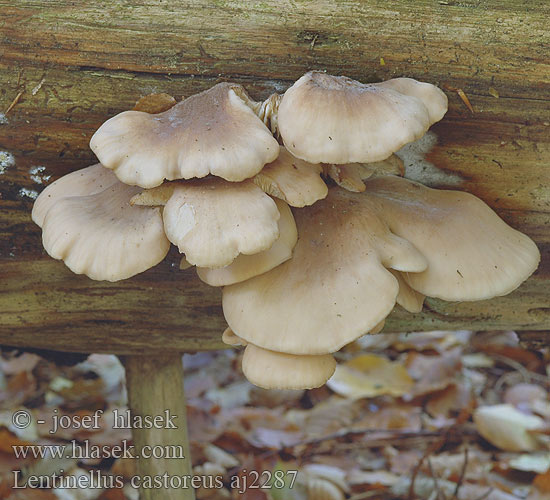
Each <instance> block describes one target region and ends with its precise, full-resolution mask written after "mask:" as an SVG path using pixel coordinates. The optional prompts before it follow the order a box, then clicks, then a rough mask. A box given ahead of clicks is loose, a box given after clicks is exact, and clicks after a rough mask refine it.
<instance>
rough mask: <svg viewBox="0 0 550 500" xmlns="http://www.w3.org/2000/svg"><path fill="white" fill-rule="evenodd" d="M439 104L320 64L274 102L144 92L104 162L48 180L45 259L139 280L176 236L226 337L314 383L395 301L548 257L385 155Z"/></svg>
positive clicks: (236, 88) (265, 372)
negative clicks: (217, 296)
mask: <svg viewBox="0 0 550 500" xmlns="http://www.w3.org/2000/svg"><path fill="white" fill-rule="evenodd" d="M446 110H447V98H446V96H445V94H444V93H443V92H442V91H441V90H439V89H438V88H437V87H435V86H434V85H431V84H428V83H422V82H417V81H415V80H412V79H409V78H396V79H393V80H389V81H387V82H380V83H376V84H363V83H360V82H358V81H355V80H351V79H349V78H346V77H343V76H339V77H338V76H331V75H328V74H325V73H322V72H318V71H312V72H309V73H306V74H305V75H304V76H303V77H301V78H300V79H299V80H297V81H296V82H295V83H294V85H292V86H291V87H290V88H289V89H288V90H287V91H286V92H285V93H284V95H282V96H281V95H278V94H273V95H272V96H270V97H269V98H268V99H267V100H266V101H264V102H255V101H253V100H252V99H250V97H249V96H248V94H247V93H246V91H245V90H244V88H243V87H242V86H240V85H237V84H232V83H220V84H217V85H215V86H214V87H212V88H211V89H209V90H207V91H204V92H201V93H199V94H196V95H194V96H191V97H189V98H187V99H185V100H184V101H182V102H180V103H177V104H176V102H175V100H174V99H173V98H172V97H171V96H169V95H166V94H163V95H156V96H147V97H146V98H144V99H142V100H140V101H139V102H138V103H137V104H136V107H135V108H134V110H132V111H126V112H123V113H120V114H119V115H117V116H115V117H113V118H111V119H110V120H108V121H107V122H105V123H104V124H103V125H102V126H101V127H100V128H99V129H98V131H97V132H96V133H95V134H94V136H93V137H92V140H91V141H90V146H91V148H92V149H93V151H94V152H95V153H96V155H97V156H98V158H99V159H100V161H101V162H102V164H98V165H94V166H92V167H88V168H86V169H83V170H80V171H77V172H73V173H72V174H69V175H67V176H65V177H63V178H61V179H59V180H57V181H56V182H55V183H53V184H52V185H51V186H49V187H48V188H47V189H46V190H45V191H43V193H41V195H40V196H39V197H38V199H37V200H36V203H35V207H34V209H33V220H34V221H35V222H36V223H37V224H38V225H40V226H41V227H42V228H43V242H44V246H45V248H46V250H47V251H48V253H50V255H52V256H53V257H55V258H60V259H63V260H64V261H65V263H66V264H67V265H68V266H69V267H70V268H71V269H72V270H73V271H74V272H76V273H84V274H86V275H88V276H89V277H91V278H93V279H101V280H102V279H105V280H112V281H115V280H118V279H124V278H127V277H130V276H133V275H134V274H137V273H139V272H142V271H144V270H145V269H148V268H149V267H152V266H153V265H155V264H156V263H158V262H160V260H162V259H163V258H164V256H165V255H166V253H167V252H168V248H169V245H170V242H172V243H174V244H175V245H177V246H178V249H179V250H180V252H181V253H183V254H185V261H182V262H184V263H185V265H187V266H191V265H195V266H197V273H198V274H199V277H200V278H201V279H202V280H203V281H205V282H206V283H208V284H210V285H212V286H223V287H224V288H223V293H222V295H223V299H222V302H223V310H224V314H225V317H226V320H227V322H228V324H229V327H230V328H229V330H227V331H226V332H225V333H224V337H223V338H224V340H225V341H226V342H228V343H230V344H232V345H233V344H237V343H241V344H244V345H246V348H245V354H244V358H243V370H244V372H245V374H246V375H247V377H249V379H250V380H252V381H253V382H254V383H257V384H258V385H261V386H263V387H268V388H271V387H287V388H305V387H316V386H318V385H322V384H323V383H324V382H325V381H326V380H327V379H328V378H329V377H330V376H331V374H332V372H333V371H334V366H335V362H334V358H333V355H332V353H334V352H335V351H337V350H338V349H340V348H341V347H342V346H344V345H346V344H347V343H349V342H351V341H353V340H355V339H356V338H357V337H359V336H361V335H363V334H365V333H369V332H370V333H374V332H378V331H380V330H381V329H382V328H383V326H384V322H385V319H386V317H387V316H388V314H389V313H390V312H391V310H392V309H393V307H394V306H395V304H396V303H397V304H400V305H401V306H402V307H404V308H405V309H407V310H408V311H411V312H419V311H421V309H422V305H423V302H424V299H425V297H438V298H441V299H444V300H481V299H486V298H490V297H494V296H498V295H503V294H506V293H509V292H510V291H512V290H513V289H514V288H515V287H517V286H519V284H520V283H521V282H522V281H524V280H525V279H527V277H528V276H529V275H530V274H531V273H532V272H533V271H534V270H535V269H536V267H537V265H538V261H539V259H540V255H539V252H538V249H537V248H536V246H535V244H534V243H533V242H532V241H531V240H530V239H529V238H528V237H527V236H525V235H523V234H521V233H519V232H518V231H515V230H513V229H512V228H510V227H509V226H508V225H506V224H505V223H504V222H503V221H502V220H501V219H500V218H499V217H498V216H497V215H496V214H495V213H494V212H493V211H492V210H491V209H490V208H489V207H488V206H487V205H485V204H484V203H483V202H482V201H481V200H479V199H477V198H476V197H474V196H472V195H470V194H468V193H462V192H455V191H439V190H434V189H430V188H427V187H424V186H422V185H421V184H418V183H415V182H412V181H409V180H406V179H403V178H401V177H399V175H401V176H402V175H403V174H404V172H403V164H402V162H401V161H400V160H399V159H398V158H397V157H395V156H394V155H392V153H394V152H395V151H396V150H398V149H399V148H401V147H402V146H403V145H404V144H406V143H408V142H411V141H413V140H415V139H418V138H420V137H421V136H422V135H423V134H424V133H425V132H426V131H427V130H428V128H429V127H430V126H431V125H432V124H433V123H435V122H437V121H438V120H440V119H441V118H442V117H443V115H444V114H445V112H446ZM274 135H275V136H276V137H280V139H281V141H282V142H283V145H280V144H279V143H278V141H277V140H276V139H275V137H274ZM105 167H107V168H105ZM329 179H330V180H329ZM325 181H326V182H325ZM332 181H333V182H332ZM333 183H335V184H337V185H338V187H334V186H331V185H332V184H333ZM342 188H344V189H342ZM291 207H292V209H291Z"/></svg>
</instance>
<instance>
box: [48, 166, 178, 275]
mask: <svg viewBox="0 0 550 500" xmlns="http://www.w3.org/2000/svg"><path fill="white" fill-rule="evenodd" d="M94 167H97V165H96V166H94ZM85 170H86V169H85ZM97 171H98V168H93V169H91V170H88V173H89V172H97ZM77 173H78V172H73V173H72V174H69V176H73V177H74V174H77ZM86 175H88V174H86ZM69 176H67V177H69ZM60 181H61V182H60V184H59V186H63V191H64V196H62V195H61V188H58V189H56V199H55V200H54V203H53V204H52V206H51V207H50V208H49V209H48V211H47V212H46V215H45V216H44V218H43V224H42V242H43V244H44V248H45V249H46V251H47V252H48V254H50V256H52V257H53V258H55V259H62V260H63V261H64V262H65V264H66V265H67V266H68V267H69V269H71V271H73V272H74V273H76V274H85V275H87V276H88V277H90V278H92V279H94V280H108V281H118V280H122V279H126V278H129V277H131V276H134V275H135V274H138V273H141V272H143V271H145V270H147V269H149V268H150V267H153V266H154V265H156V264H158V263H159V262H160V261H161V260H162V259H164V257H165V256H166V254H167V253H168V250H169V248H170V243H169V241H168V239H167V238H166V236H165V234H164V230H163V225H162V217H161V214H160V209H158V208H149V207H132V206H130V198H132V196H134V195H135V194H136V192H137V191H139V188H136V187H133V186H127V185H125V184H123V183H121V182H120V181H118V180H116V181H115V183H114V184H110V185H109V186H105V187H104V188H103V189H102V190H100V189H98V188H97V186H94V189H90V190H89V192H90V194H87V193H82V191H81V192H80V193H78V192H75V191H76V190H75V191H69V188H72V187H73V181H72V180H71V181H70V182H69V183H64V182H63V178H62V179H60ZM52 187H53V185H52ZM80 187H81V188H82V185H81V186H80ZM44 195H46V196H47V190H45V191H44V192H43V193H42V194H41V195H40V196H39V198H40V197H41V196H44ZM38 201H39V200H37V202H38Z"/></svg>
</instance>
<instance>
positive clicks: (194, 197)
mask: <svg viewBox="0 0 550 500" xmlns="http://www.w3.org/2000/svg"><path fill="white" fill-rule="evenodd" d="M132 203H133V204H135V205H142V204H145V205H150V204H154V205H162V204H165V207H164V212H163V219H164V230H165V232H166V236H167V237H168V239H169V240H170V241H171V242H172V243H174V244H175V245H177V246H178V248H179V251H180V252H181V253H185V257H186V259H187V261H188V262H189V263H190V264H192V265H194V266H199V267H211V268H217V267H223V266H227V265H229V264H231V262H233V260H234V259H235V258H236V257H237V256H238V255H239V254H246V255H251V254H256V253H259V252H262V251H263V250H267V249H268V248H270V247H271V245H273V243H274V242H275V240H277V238H278V237H279V227H278V220H279V218H280V214H279V210H278V209H277V205H276V204H275V202H274V201H273V199H271V198H270V197H269V196H268V195H267V194H265V193H264V192H263V191H262V190H261V189H260V188H259V187H258V186H256V185H255V184H254V183H253V182H252V181H251V180H246V181H243V182H238V183H237V182H227V181H224V180H223V179H220V178H217V177H209V178H207V179H194V180H191V181H185V182H183V181H175V182H171V183H165V184H163V185H161V186H158V187H156V188H153V189H151V190H148V191H145V192H143V193H141V194H139V195H138V196H135V197H134V198H133V200H132Z"/></svg>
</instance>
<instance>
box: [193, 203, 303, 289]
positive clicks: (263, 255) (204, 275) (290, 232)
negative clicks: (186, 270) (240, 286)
mask: <svg viewBox="0 0 550 500" xmlns="http://www.w3.org/2000/svg"><path fill="white" fill-rule="evenodd" d="M275 203H276V205H277V209H278V210H279V213H280V214H281V218H280V219H279V237H278V238H277V240H276V241H275V243H273V245H272V246H271V247H270V248H268V249H267V250H264V251H263V252H259V253H256V254H253V255H239V256H238V257H237V258H236V259H235V260H234V261H233V262H232V263H231V264H229V265H228V266H226V267H220V268H217V269H210V268H207V267H198V268H197V274H198V275H199V278H200V279H201V280H202V281H204V282H205V283H208V284H209V285H211V286H225V285H232V284H233V283H239V282H241V281H244V280H247V279H249V278H252V277H254V276H257V275H259V274H262V273H265V272H267V271H270V270H271V269H273V268H274V267H277V266H278V265H280V264H282V263H283V262H285V261H287V260H288V259H290V258H291V257H292V249H293V248H294V246H295V245H296V242H297V241H298V231H297V229H296V223H295V222H294V216H293V215H292V212H291V211H290V208H289V207H288V205H287V204H286V203H285V202H284V201H282V200H275Z"/></svg>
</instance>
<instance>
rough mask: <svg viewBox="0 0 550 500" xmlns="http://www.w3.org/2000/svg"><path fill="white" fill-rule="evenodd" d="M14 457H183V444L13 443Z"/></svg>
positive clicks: (181, 458) (125, 442)
mask: <svg viewBox="0 0 550 500" xmlns="http://www.w3.org/2000/svg"><path fill="white" fill-rule="evenodd" d="M12 449H13V454H14V456H15V458H21V459H25V458H35V459H39V458H67V459H74V460H84V459H90V458H91V459H110V458H113V459H118V458H130V459H131V458H137V457H141V458H146V459H147V458H156V459H160V458H165V459H176V460H177V459H180V460H183V459H185V454H184V450H183V446H177V445H166V446H148V445H145V446H143V447H142V448H141V450H139V452H138V450H137V449H136V447H135V446H134V445H131V444H128V442H127V441H126V440H123V441H122V444H120V445H117V446H97V445H91V444H90V443H89V442H88V441H84V443H82V444H81V443H78V442H77V441H75V440H73V441H71V442H70V443H69V444H46V445H14V446H12Z"/></svg>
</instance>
